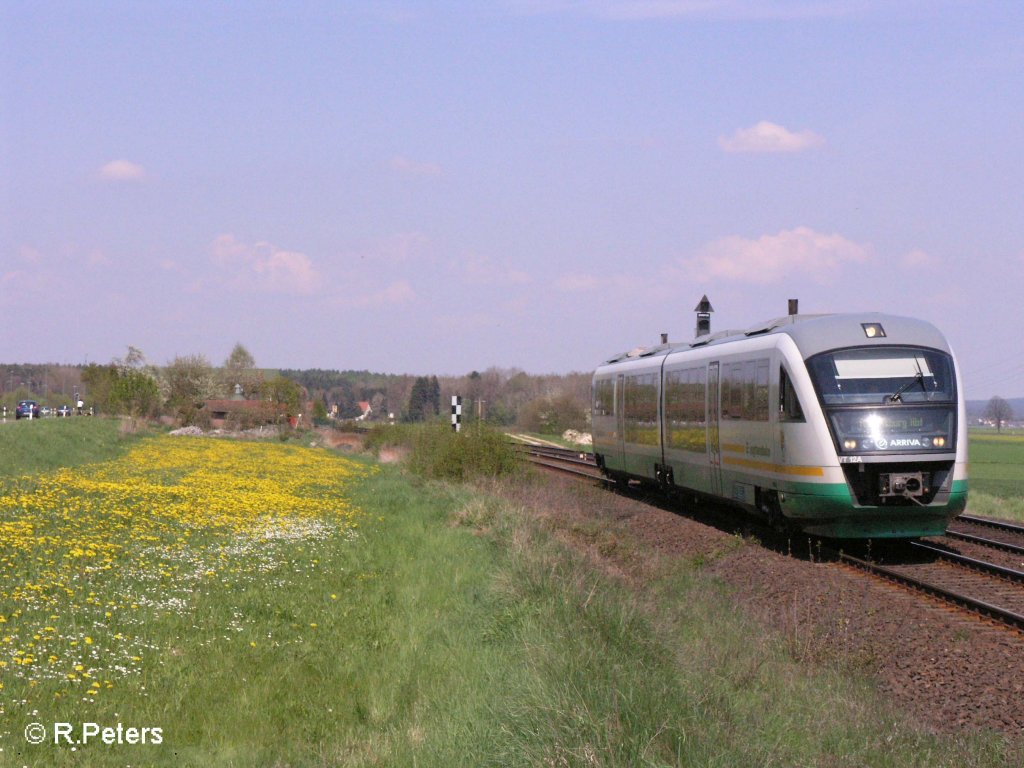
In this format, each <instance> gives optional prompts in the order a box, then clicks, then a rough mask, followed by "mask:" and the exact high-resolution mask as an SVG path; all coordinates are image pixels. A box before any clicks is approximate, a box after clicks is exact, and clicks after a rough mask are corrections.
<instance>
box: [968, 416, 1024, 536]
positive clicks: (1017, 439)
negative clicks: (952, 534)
mask: <svg viewBox="0 0 1024 768" xmlns="http://www.w3.org/2000/svg"><path fill="white" fill-rule="evenodd" d="M969 455H970V467H969V470H968V478H969V482H970V493H969V496H968V510H967V511H968V512H970V513H972V514H976V515H987V516H990V517H1000V518H1006V519H1009V520H1016V521H1019V522H1024V435H1019V434H1002V435H999V434H996V433H994V432H992V433H989V432H986V433H975V432H972V433H971V436H970V448H969Z"/></svg>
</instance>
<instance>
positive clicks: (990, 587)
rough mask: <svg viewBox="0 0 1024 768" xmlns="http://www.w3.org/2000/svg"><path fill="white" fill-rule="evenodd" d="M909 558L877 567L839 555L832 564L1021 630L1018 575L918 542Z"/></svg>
mask: <svg viewBox="0 0 1024 768" xmlns="http://www.w3.org/2000/svg"><path fill="white" fill-rule="evenodd" d="M908 546H909V550H910V552H912V553H914V554H913V555H912V556H911V557H909V558H906V559H901V561H899V562H895V563H878V562H873V561H869V560H866V559H863V558H859V557H856V556H854V555H850V554H847V553H844V552H839V553H838V554H837V559H838V562H840V563H842V564H845V565H848V566H852V567H854V568H857V569H858V570H861V571H864V572H867V573H870V574H872V575H874V576H877V577H879V578H882V579H885V580H886V581H890V582H893V583H896V584H899V585H901V586H904V587H908V588H910V589H912V590H915V591H917V592H921V593H923V594H926V595H930V596H931V597H934V598H938V599H939V600H941V601H943V602H945V603H948V604H951V605H954V606H957V607H959V608H962V609H965V610H968V611H970V612H972V613H975V614H978V615H980V616H982V617H985V618H987V619H992V620H994V621H998V622H1000V623H1002V624H1005V625H1007V626H1010V627H1013V628H1014V629H1017V630H1020V631H1024V571H1021V570H1019V569H1015V568H1008V567H1005V566H1001V565H998V564H996V563H991V562H987V561H985V560H979V559H977V558H973V557H969V556H967V555H963V554H961V553H959V552H956V551H953V550H949V549H945V548H942V547H940V546H936V545H933V544H928V543H924V542H916V541H915V542H910V543H909V545H908Z"/></svg>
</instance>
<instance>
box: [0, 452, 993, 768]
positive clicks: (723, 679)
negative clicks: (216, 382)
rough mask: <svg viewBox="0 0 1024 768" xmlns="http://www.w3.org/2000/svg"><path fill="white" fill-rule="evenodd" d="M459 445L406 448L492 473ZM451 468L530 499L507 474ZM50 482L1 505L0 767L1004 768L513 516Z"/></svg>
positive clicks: (81, 478) (454, 491)
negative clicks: (102, 730)
mask: <svg viewBox="0 0 1024 768" xmlns="http://www.w3.org/2000/svg"><path fill="white" fill-rule="evenodd" d="M462 437H467V438H468V441H467V442H464V443H463V444H462V446H461V447H458V448H455V447H452V446H446V445H445V444H444V443H445V439H444V438H442V437H441V436H440V434H439V433H437V434H433V435H431V436H429V437H428V438H424V442H423V443H422V446H429V449H430V450H431V451H434V452H439V453H441V454H442V455H447V456H452V455H457V454H458V453H459V452H460V451H465V450H467V449H466V446H467V444H470V445H479V446H489V447H487V448H484V449H482V450H483V451H484V453H487V454H490V453H491V451H492V449H493V450H496V451H498V452H499V453H501V452H502V451H504V450H506V448H504V447H502V446H499V445H497V444H492V443H490V442H488V439H487V438H486V437H483V439H482V440H481V441H480V442H472V441H473V440H474V438H473V437H472V436H469V435H463V436H461V437H460V438H452V439H462ZM414 443H415V441H414ZM409 450H410V451H412V452H413V454H415V452H416V450H417V449H416V447H415V444H413V445H411V446H410V448H409ZM474 452H475V451H474ZM421 458H422V457H421ZM468 462H469V463H470V464H472V465H476V466H481V467H492V468H493V467H494V466H500V467H503V469H501V470H500V471H494V470H491V471H489V472H488V474H491V475H493V474H503V473H511V474H510V475H508V476H509V477H510V478H511V479H510V480H508V482H512V483H514V484H515V485H516V486H518V487H520V488H521V487H523V486H524V485H525V484H528V483H530V482H533V481H531V480H530V479H529V478H528V477H527V476H524V475H522V474H516V470H515V468H514V465H510V464H506V463H505V461H504V458H503V454H502V455H499V456H492V455H486V456H485V455H477V456H475V457H474V458H471V459H468ZM495 462H496V463H495ZM413 466H419V467H421V470H420V471H422V472H424V474H427V475H432V474H433V473H434V471H435V470H434V469H427V470H424V469H422V467H430V466H434V465H433V464H432V463H431V462H422V463H420V464H417V463H416V462H415V461H413ZM446 466H447V464H446V463H442V464H441V465H440V467H441V468H442V469H443V468H445V467H446ZM445 471H447V470H445ZM50 474H52V473H48V474H47V476H45V477H44V476H39V477H38V478H37V479H36V480H35V481H34V482H33V483H30V484H26V481H24V480H22V481H19V482H18V483H17V489H16V493H17V496H16V497H15V496H12V489H11V488H10V484H9V483H5V485H4V486H3V488H2V491H3V493H2V495H0V499H2V500H3V503H0V523H2V524H3V525H4V526H5V527H4V529H3V539H2V543H3V559H2V561H0V615H2V616H3V617H4V621H3V623H2V628H0V635H2V636H3V645H2V646H0V660H2V661H3V666H2V667H0V680H2V682H3V688H2V689H0V702H2V714H0V723H2V727H0V732H2V733H0V747H2V749H3V751H2V752H0V764H2V763H3V762H9V763H11V764H16V765H21V764H25V763H28V764H32V765H75V766H106V765H124V764H131V765H154V764H155V765H174V766H180V765H195V766H245V767H246V768H248V767H249V766H382V765H386V766H412V765H417V766H444V767H445V768H447V766H454V765H466V766H488V765H490V766H535V765H554V766H560V765H564V766H575V765H580V766H584V765H585V766H591V765H602V766H624V767H625V766H644V765H650V766H654V765H680V766H738V765H739V766H747V765H749V766H766V765H778V766H790V765H829V766H841V765H850V766H854V765H856V766H861V765H886V766H888V765H893V766H904V765H907V766H954V765H955V766H964V765H967V766H970V765H977V766H982V765H997V764H1002V763H1001V761H1002V760H1006V759H1009V758H1010V755H1009V754H1008V753H1003V752H1001V751H1000V750H1002V749H1004V747H1003V746H1002V745H1001V743H1000V742H999V741H998V740H996V739H987V738H984V737H979V738H978V739H976V740H973V741H970V742H958V741H954V740H951V739H943V738H937V737H933V736H928V735H925V734H922V733H920V732H917V731H915V730H913V729H912V728H910V727H909V726H907V725H906V724H905V723H902V722H901V721H900V719H899V718H898V717H897V716H895V715H893V714H892V713H890V712H888V711H887V710H886V708H885V706H884V704H883V703H882V702H881V701H880V700H879V699H878V698H877V697H876V696H875V694H874V693H873V692H872V691H871V690H870V689H869V688H868V687H867V686H866V685H864V684H862V683H858V682H850V681H849V680H848V679H847V678H846V677H845V676H844V674H843V673H842V672H841V670H837V669H818V670H810V669H808V668H807V667H805V666H802V665H800V664H798V663H797V662H795V661H793V660H792V659H791V658H790V656H789V655H788V653H787V650H786V645H785V643H784V642H783V641H781V640H777V639H775V638H772V637H770V636H764V635H763V633H762V631H761V630H759V629H758V628H757V627H756V625H754V624H753V623H752V622H749V621H747V620H746V619H744V618H743V617H742V616H737V615H735V613H734V612H733V611H731V610H730V609H729V595H728V593H727V591H726V589H725V588H724V587H723V586H722V585H721V584H719V583H718V582H716V581H714V580H712V579H709V578H707V577H706V576H705V575H704V574H703V573H702V572H701V568H700V565H699V564H697V563H679V562H664V563H658V562H657V561H651V562H650V563H648V565H647V568H646V578H645V582H644V583H643V585H642V587H634V586H630V584H629V583H627V582H626V581H625V580H623V579H620V578H617V577H615V576H614V575H610V574H609V573H608V572H606V571H605V570H604V569H601V568H595V567H594V564H593V562H591V561H590V560H589V559H588V558H587V556H586V555H584V554H581V553H580V552H577V551H576V550H574V549H573V548H572V547H569V546H567V545H566V544H565V542H564V540H565V537H564V531H562V530H560V529H559V527H558V525H557V524H555V523H553V522H551V520H552V518H551V517H550V516H538V515H537V514H536V512H535V509H534V508H533V505H522V504H520V503H514V502H512V501H508V500H502V499H501V498H499V497H498V496H496V495H494V494H491V493H484V492H481V491H478V490H472V489H469V488H466V487H463V486H455V485H450V484H446V483H440V482H437V481H433V480H425V479H422V478H421V477H419V476H412V477H411V476H410V475H409V474H407V473H406V472H405V471H404V470H403V469H401V468H398V467H394V466H390V467H384V468H382V469H376V468H374V467H373V466H372V465H371V464H369V463H367V462H362V461H352V460H348V459H343V458H341V457H339V456H337V455H334V454H331V453H330V452H328V451H324V450H311V449H308V448H299V447H294V446H283V445H280V444H279V443H269V444H258V443H231V442H226V441H220V440H212V439H192V438H171V437H161V438H156V439H151V440H147V441H144V442H142V443H141V444H139V445H137V446H136V447H135V448H133V449H132V451H131V452H130V453H128V454H127V455H125V456H123V457H122V458H118V459H113V460H111V461H108V462H104V463H102V464H99V465H94V466H89V467H83V468H81V470H75V471H66V472H61V473H58V477H57V480H58V481H59V482H51V479H50ZM442 474H443V472H442ZM561 493H562V494H566V493H568V494H577V493H579V494H583V496H580V497H575V496H574V497H573V498H572V499H571V503H574V504H580V505H582V506H584V507H586V508H588V509H593V508H594V507H596V506H599V505H600V497H599V496H598V495H597V494H596V492H595V491H594V490H592V489H586V488H581V489H579V490H578V491H577V490H563V491H561ZM536 499H537V504H560V503H566V499H564V498H561V497H559V496H558V495H557V494H556V495H553V496H550V497H548V496H545V495H544V493H543V491H542V490H540V489H539V490H538V493H537V495H536ZM545 500H546V501H545ZM24 524H29V525H30V526H31V531H29V532H26V531H25V530H24ZM587 525H590V526H592V527H593V531H592V533H593V536H594V538H595V541H598V542H599V544H600V548H601V549H603V550H606V551H611V550H616V551H621V550H623V549H624V548H626V549H628V548H629V547H631V546H634V544H633V543H631V542H630V540H629V539H628V536H627V534H626V532H625V529H624V528H622V527H621V526H620V527H616V523H615V521H614V520H611V519H608V520H602V519H601V518H600V516H597V517H595V518H594V519H593V521H592V522H591V523H588V524H587ZM577 533H578V532H577ZM739 545H742V544H739ZM55 722H67V723H71V724H73V726H74V728H75V730H74V732H73V736H74V737H76V738H80V737H81V731H80V729H81V727H82V724H83V723H95V724H97V725H99V726H105V727H110V728H112V729H116V726H117V725H118V724H119V723H120V724H122V726H123V728H128V727H135V728H138V729H141V728H150V729H152V728H159V729H160V743H159V744H155V743H153V738H152V737H153V733H152V731H150V732H149V737H150V739H149V743H148V744H147V745H144V746H143V745H128V744H121V745H116V744H114V745H107V744H104V743H103V742H102V741H101V737H99V736H95V737H93V738H92V740H91V741H90V743H88V744H79V745H76V748H75V750H74V751H73V750H72V745H69V744H63V743H62V744H59V745H55V744H54V743H53V741H52V730H53V724H54V723H55ZM30 723H38V724H41V725H42V726H43V727H44V728H45V729H46V733H47V739H46V740H44V743H43V744H40V745H37V746H31V745H28V744H27V743H26V741H25V737H24V735H23V734H24V731H25V728H26V726H28V725H29V724H30Z"/></svg>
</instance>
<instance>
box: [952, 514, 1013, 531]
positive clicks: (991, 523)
mask: <svg viewBox="0 0 1024 768" xmlns="http://www.w3.org/2000/svg"><path fill="white" fill-rule="evenodd" d="M953 519H954V521H956V520H960V521H962V522H965V523H972V524H973V525H984V526H986V527H988V528H995V529H997V530H1000V531H1008V532H1012V533H1019V534H1021V535H1024V525H1017V524H1016V523H1008V522H1004V521H1002V520H992V519H991V518H988V517H977V516H976V515H966V514H961V515H957V516H956V517H955V518H953Z"/></svg>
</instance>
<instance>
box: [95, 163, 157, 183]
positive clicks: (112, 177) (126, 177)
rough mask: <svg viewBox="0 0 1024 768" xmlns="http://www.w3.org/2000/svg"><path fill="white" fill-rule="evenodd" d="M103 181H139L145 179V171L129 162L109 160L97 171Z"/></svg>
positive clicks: (136, 164)
mask: <svg viewBox="0 0 1024 768" xmlns="http://www.w3.org/2000/svg"><path fill="white" fill-rule="evenodd" d="M99 177H100V178H101V179H103V180H104V181H141V180H142V179H144V178H146V169H145V168H143V167H142V166H141V165H139V164H138V163H133V162H131V161H129V160H111V161H110V162H109V163H107V164H106V165H104V166H103V167H102V168H100V170H99Z"/></svg>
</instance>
